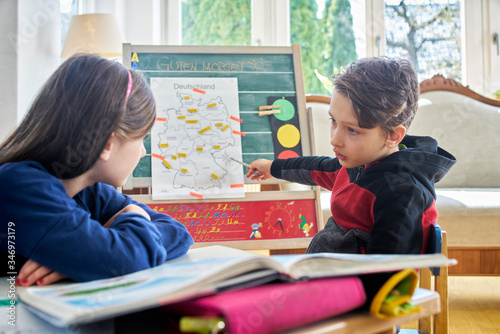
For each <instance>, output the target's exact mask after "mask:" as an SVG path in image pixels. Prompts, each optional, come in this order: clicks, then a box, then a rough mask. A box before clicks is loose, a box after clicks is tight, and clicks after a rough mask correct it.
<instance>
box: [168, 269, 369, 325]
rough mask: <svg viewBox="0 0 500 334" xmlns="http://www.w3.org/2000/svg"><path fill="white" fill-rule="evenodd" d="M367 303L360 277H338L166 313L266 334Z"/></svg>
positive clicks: (193, 303)
mask: <svg viewBox="0 0 500 334" xmlns="http://www.w3.org/2000/svg"><path fill="white" fill-rule="evenodd" d="M365 301H366V295H365V291H364V288H363V285H362V283H361V280H360V279H359V278H358V277H336V278H328V279H317V280H311V281H306V282H297V283H276V284H267V285H262V286H257V287H251V288H246V289H242V290H235V291H227V292H222V293H219V294H215V295H211V296H206V297H200V298H197V299H193V300H188V301H183V302H179V303H175V304H170V305H166V306H164V309H165V310H166V311H167V312H169V313H173V314H177V315H181V316H202V317H222V318H223V319H224V322H225V332H226V333H231V334H233V333H234V334H237V333H245V334H252V333H255V334H257V333H258V334H265V333H278V332H282V331H285V330H289V329H293V328H298V327H301V326H305V325H308V324H311V323H315V322H317V321H320V320H324V319H328V318H331V317H334V316H336V315H339V314H343V313H346V312H349V311H351V310H354V309H356V308H358V307H360V306H362V305H363V304H364V303H365Z"/></svg>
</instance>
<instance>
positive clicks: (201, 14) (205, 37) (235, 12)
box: [182, 0, 251, 45]
mask: <svg viewBox="0 0 500 334" xmlns="http://www.w3.org/2000/svg"><path fill="white" fill-rule="evenodd" d="M250 15H251V0H231V1H213V0H183V1H182V44H184V45H251V30H250V29H251V17H250Z"/></svg>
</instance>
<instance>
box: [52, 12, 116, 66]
mask: <svg viewBox="0 0 500 334" xmlns="http://www.w3.org/2000/svg"><path fill="white" fill-rule="evenodd" d="M122 43H123V38H122V35H121V33H120V30H119V29H118V24H117V22H116V19H115V17H114V16H113V15H111V14H85V15H75V16H73V17H72V19H71V22H70V24H69V29H68V34H67V35H66V40H65V41H64V46H63V49H62V52H61V58H69V57H71V56H72V55H74V54H75V53H80V52H83V53H94V54H98V55H101V56H103V57H110V58H111V57H121V55H122Z"/></svg>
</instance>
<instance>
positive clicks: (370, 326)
mask: <svg viewBox="0 0 500 334" xmlns="http://www.w3.org/2000/svg"><path fill="white" fill-rule="evenodd" d="M412 303H413V304H415V305H419V306H421V307H422V311H420V312H417V313H412V314H409V315H407V316H403V317H398V318H391V319H378V318H375V317H373V316H372V315H370V314H369V312H360V311H355V312H351V313H347V314H344V315H341V316H338V317H335V318H334V319H330V320H325V321H322V322H319V323H316V324H313V325H309V326H306V327H302V328H300V329H296V330H293V331H290V332H288V334H306V333H307V334H326V333H331V334H370V333H373V334H375V333H394V328H395V326H397V325H401V324H406V323H408V322H412V321H414V320H418V319H420V318H422V317H426V316H429V315H432V314H436V313H439V311H440V303H439V294H438V293H437V292H435V291H431V290H426V289H417V290H416V291H415V294H414V295H413V298H412Z"/></svg>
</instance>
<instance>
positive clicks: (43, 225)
mask: <svg viewBox="0 0 500 334" xmlns="http://www.w3.org/2000/svg"><path fill="white" fill-rule="evenodd" d="M2 167H3V168H4V169H3V171H4V173H2V174H0V181H1V182H0V190H3V191H0V211H1V212H2V215H1V216H0V225H1V226H4V227H5V228H6V226H7V224H8V223H9V222H12V223H13V224H15V227H16V230H15V231H16V254H19V255H22V256H23V257H25V258H27V259H29V260H31V261H34V262H36V263H37V264H39V265H41V266H43V267H46V268H49V269H50V270H52V271H54V272H57V273H60V274H61V275H64V276H66V277H68V278H71V279H73V280H76V281H89V280H94V279H101V278H109V277H115V276H120V275H124V274H128V273H131V272H135V271H138V270H142V269H146V268H150V267H153V266H157V265H159V264H161V263H163V262H164V261H165V260H167V259H169V258H173V257H177V256H180V255H182V254H184V253H185V252H186V251H187V250H188V248H189V246H190V245H191V244H192V243H193V239H192V238H191V236H190V235H189V233H188V232H187V229H186V228H185V227H184V226H183V225H182V224H180V223H178V222H177V221H175V220H174V219H172V218H171V217H169V216H168V215H166V214H159V213H155V212H154V211H153V210H150V209H149V208H147V207H146V206H145V205H143V204H139V203H136V202H134V201H132V199H130V197H128V196H125V195H122V194H120V193H118V192H117V191H116V190H115V189H114V188H113V187H110V186H107V185H100V184H97V185H96V186H94V187H89V188H86V190H85V191H82V192H81V193H80V194H79V195H77V196H75V198H73V199H72V198H69V197H68V196H67V195H66V191H65V188H64V186H63V185H62V183H61V182H60V181H59V180H57V179H56V178H55V177H54V176H52V175H50V174H48V173H47V172H46V171H45V170H43V169H42V167H41V166H40V165H38V164H24V165H16V166H12V168H11V169H10V170H9V171H6V168H5V166H2ZM9 189H10V190H12V189H16V191H9ZM130 204H134V205H137V206H138V207H140V208H142V209H143V210H144V211H145V212H147V214H148V215H149V216H150V218H151V219H152V221H150V220H149V219H147V217H145V216H144V215H143V214H140V213H137V212H124V213H121V214H119V215H117V216H116V217H115V218H114V221H113V223H112V224H111V226H110V227H109V228H103V225H104V224H105V223H106V222H107V221H108V220H110V219H111V218H112V217H113V216H114V215H115V214H116V213H117V212H118V211H120V210H122V209H123V208H124V207H126V206H128V205H130ZM149 210H150V211H149ZM160 215H161V216H160ZM0 247H1V250H2V251H4V252H6V251H7V249H6V245H5V244H4V243H0Z"/></svg>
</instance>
